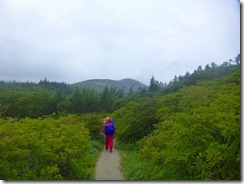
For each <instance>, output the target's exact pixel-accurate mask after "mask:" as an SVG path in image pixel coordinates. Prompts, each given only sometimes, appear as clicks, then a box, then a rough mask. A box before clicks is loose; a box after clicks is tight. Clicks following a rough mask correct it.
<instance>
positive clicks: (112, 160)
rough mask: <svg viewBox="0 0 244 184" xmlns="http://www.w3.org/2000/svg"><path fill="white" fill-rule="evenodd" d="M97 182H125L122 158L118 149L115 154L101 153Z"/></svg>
mask: <svg viewBox="0 0 244 184" xmlns="http://www.w3.org/2000/svg"><path fill="white" fill-rule="evenodd" d="M95 180H124V178H123V175H122V173H121V171H120V156H119V152H118V151H117V150H116V149H113V152H112V153H110V152H109V151H105V150H103V151H101V153H100V158H99V160H98V162H97V165H96V173H95Z"/></svg>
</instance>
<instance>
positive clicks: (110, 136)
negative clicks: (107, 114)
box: [103, 118, 115, 153]
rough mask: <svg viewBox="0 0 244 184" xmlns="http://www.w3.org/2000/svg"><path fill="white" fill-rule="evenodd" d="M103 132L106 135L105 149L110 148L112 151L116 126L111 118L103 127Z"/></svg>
mask: <svg viewBox="0 0 244 184" xmlns="http://www.w3.org/2000/svg"><path fill="white" fill-rule="evenodd" d="M103 132H104V135H105V149H106V151H107V150H109V151H110V153H112V151H113V142H114V132H115V127H114V125H113V123H112V121H111V119H109V118H107V119H106V124H105V125H104V127H103Z"/></svg>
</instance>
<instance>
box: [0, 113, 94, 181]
mask: <svg viewBox="0 0 244 184" xmlns="http://www.w3.org/2000/svg"><path fill="white" fill-rule="evenodd" d="M0 147H1V152H0V160H1V162H0V178H1V179H3V180H62V179H63V180H88V179H90V178H91V177H92V175H93V168H94V165H95V161H96V159H95V156H94V154H96V153H97V152H94V148H92V146H91V142H90V136H89V131H88V129H87V128H86V127H85V124H84V123H83V122H79V121H77V119H76V118H74V116H68V117H63V118H59V119H53V118H49V117H47V118H44V119H41V118H40V119H28V118H26V119H22V120H20V121H16V120H13V119H9V120H3V119H0Z"/></svg>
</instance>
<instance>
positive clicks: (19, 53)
mask: <svg viewBox="0 0 244 184" xmlns="http://www.w3.org/2000/svg"><path fill="white" fill-rule="evenodd" d="M238 53H240V1H238V0H1V1H0V64H1V67H0V80H4V81H10V80H16V81H23V82H25V81H32V82H39V81H40V80H42V79H44V78H47V79H48V80H49V81H57V82H65V83H75V82H79V81H84V80H88V79H113V80H120V79H124V78H133V79H136V80H138V81H140V82H142V83H144V84H146V85H148V84H149V82H150V79H151V77H152V76H154V77H155V79H156V80H158V81H161V82H166V83H168V82H169V81H170V80H172V79H173V78H174V76H175V75H176V76H179V75H185V73H186V72H187V71H188V72H190V73H192V72H193V71H194V69H197V67H198V66H200V65H201V66H202V67H205V65H206V64H210V63H211V62H215V63H216V64H222V63H223V62H224V61H228V60H229V59H234V57H236V56H237V54H238Z"/></svg>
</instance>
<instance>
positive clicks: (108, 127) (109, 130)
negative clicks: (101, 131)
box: [105, 123, 114, 135]
mask: <svg viewBox="0 0 244 184" xmlns="http://www.w3.org/2000/svg"><path fill="white" fill-rule="evenodd" d="M105 135H114V125H113V124H110V123H108V124H106V125H105Z"/></svg>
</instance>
